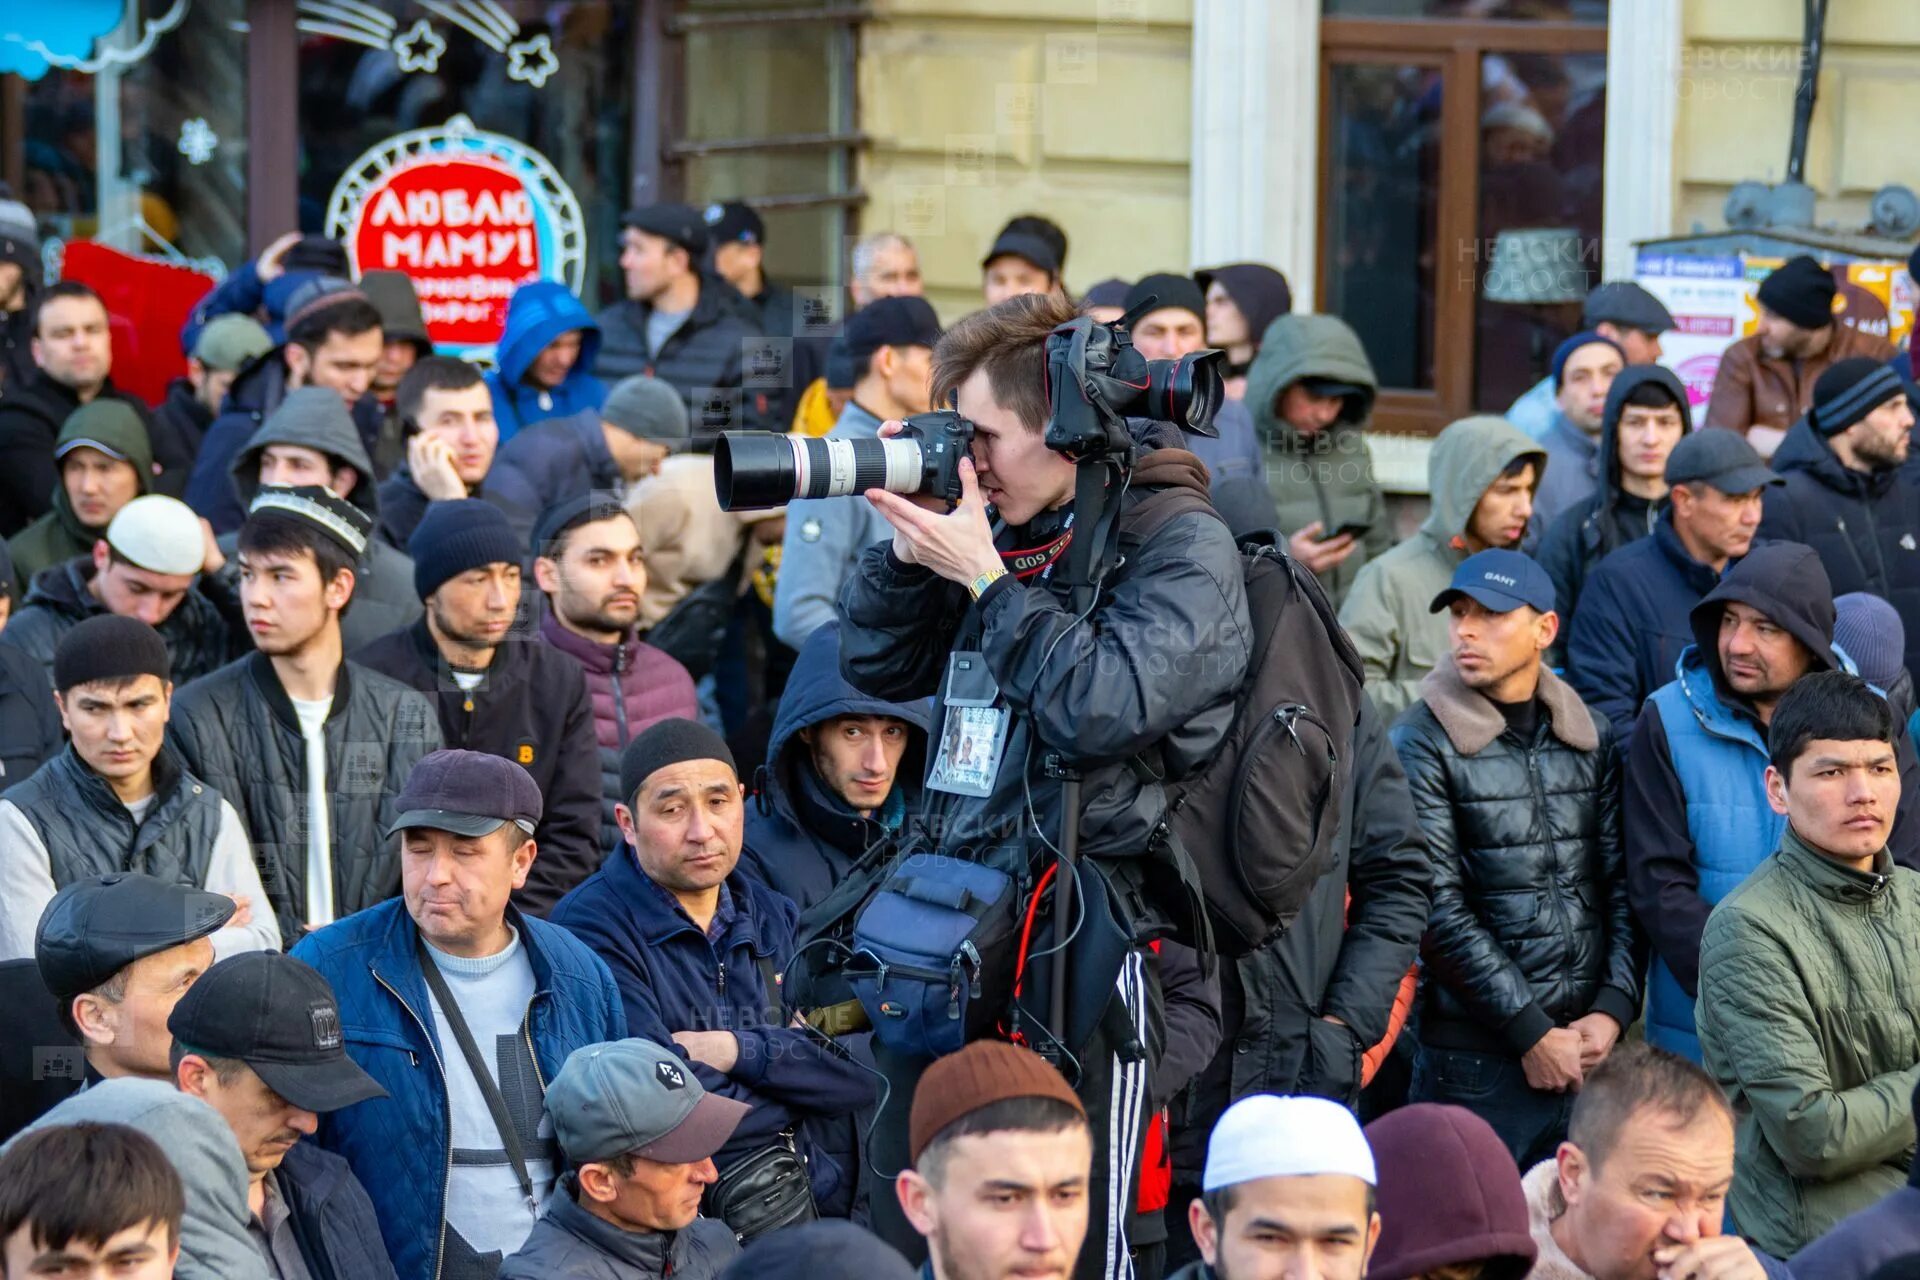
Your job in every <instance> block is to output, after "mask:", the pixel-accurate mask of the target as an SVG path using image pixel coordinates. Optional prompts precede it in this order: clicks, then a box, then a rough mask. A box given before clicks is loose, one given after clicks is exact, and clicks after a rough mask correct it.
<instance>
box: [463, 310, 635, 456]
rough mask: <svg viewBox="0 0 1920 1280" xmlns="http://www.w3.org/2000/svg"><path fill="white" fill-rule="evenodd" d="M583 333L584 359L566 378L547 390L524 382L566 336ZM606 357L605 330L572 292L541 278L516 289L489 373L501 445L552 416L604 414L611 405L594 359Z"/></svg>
mask: <svg viewBox="0 0 1920 1280" xmlns="http://www.w3.org/2000/svg"><path fill="white" fill-rule="evenodd" d="M576 329H577V330H579V331H580V358H579V359H578V360H576V361H574V363H573V370H572V371H571V372H570V373H568V374H567V377H566V380H565V381H564V382H562V383H561V384H560V385H559V386H557V387H554V388H552V389H551V390H547V391H542V390H541V389H540V388H538V387H533V386H529V385H528V384H527V383H526V382H524V381H522V379H524V378H525V377H526V376H527V369H528V368H529V367H530V366H531V365H532V364H533V362H534V360H535V359H536V358H537V357H538V356H539V355H540V353H541V352H542V351H545V350H546V349H547V347H548V346H549V345H550V344H552V342H553V340H554V339H556V338H558V337H560V336H561V335H562V334H565V333H572V332H573V331H574V330H576ZM599 354H600V326H599V325H598V324H596V323H595V322H594V319H593V315H592V314H591V313H590V312H589V311H588V310H587V308H586V306H585V304H583V303H582V302H581V301H580V299H578V298H576V297H574V296H573V293H572V291H571V290H569V289H568V288H567V286H565V285H563V284H559V283H556V282H554V281H552V280H535V281H533V282H531V283H529V284H523V285H521V286H520V287H519V288H518V289H516V290H514V294H513V300H512V301H511V302H509V303H508V304H507V323H506V327H505V328H503V329H502V330H501V332H500V343H499V345H498V346H497V347H495V348H494V358H495V361H496V363H497V368H496V369H495V370H494V372H492V373H489V374H488V375H487V390H488V391H490V392H492V393H493V417H494V421H495V422H497V423H499V425H500V443H501V444H505V443H506V442H507V441H509V440H511V439H512V438H513V433H514V432H516V431H518V430H519V429H520V428H521V427H525V426H531V425H532V424H534V423H536V422H542V421H544V420H546V419H548V418H564V417H567V416H569V415H570V414H575V413H579V412H580V411H581V410H583V409H594V410H598V409H599V408H600V406H601V405H603V404H605V403H606V399H607V388H606V385H605V384H604V383H602V382H601V381H600V379H598V378H596V377H594V376H593V373H592V372H591V370H592V369H593V361H594V357H595V356H597V355H599Z"/></svg>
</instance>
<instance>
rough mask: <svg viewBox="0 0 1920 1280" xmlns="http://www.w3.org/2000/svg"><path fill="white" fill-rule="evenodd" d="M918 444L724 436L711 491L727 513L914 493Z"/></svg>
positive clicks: (919, 471)
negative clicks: (878, 492)
mask: <svg viewBox="0 0 1920 1280" xmlns="http://www.w3.org/2000/svg"><path fill="white" fill-rule="evenodd" d="M925 477H926V465H925V459H924V457H923V450H922V448H921V442H920V440H919V439H918V438H916V437H911V436H908V435H901V436H896V437H894V438H893V439H891V440H836V439H831V438H823V437H819V436H794V435H786V434H784V433H781V432H778V431H723V432H721V434H720V439H719V440H718V441H717V442H716V443H715V444H714V447H713V487H714V492H715V494H716V496H718V497H719V499H720V505H721V507H723V508H724V509H726V510H728V511H751V510H754V509H755V508H764V507H783V506H785V505H786V504H787V503H789V502H792V501H793V500H794V499H795V498H839V497H843V496H845V495H847V494H850V493H865V492H866V491H867V490H868V489H885V490H887V492H889V493H918V492H920V489H921V485H922V483H923V481H924V480H925Z"/></svg>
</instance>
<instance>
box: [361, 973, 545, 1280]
mask: <svg viewBox="0 0 1920 1280" xmlns="http://www.w3.org/2000/svg"><path fill="white" fill-rule="evenodd" d="M367 972H369V973H371V974H372V975H373V980H374V981H375V982H377V983H379V984H380V985H381V986H383V987H385V988H386V989H387V994H388V995H391V996H392V997H393V998H394V999H395V1000H398V1001H399V1002H400V1007H401V1008H402V1009H405V1010H406V1011H407V1016H408V1017H410V1018H412V1019H413V1021H414V1024H415V1025H416V1026H418V1027H419V1028H420V1034H422V1035H424V1036H425V1037H426V1038H427V1047H428V1048H429V1049H432V1050H433V1064H434V1066H436V1067H438V1068H439V1069H440V1088H441V1089H442V1090H443V1091H444V1090H445V1089H446V1087H447V1064H446V1063H444V1062H442V1061H441V1060H440V1050H439V1049H437V1048H434V1045H433V1032H431V1031H429V1030H428V1029H427V1024H426V1023H425V1022H424V1021H422V1020H421V1018H420V1015H419V1014H417V1013H415V1012H414V1011H413V1006H412V1005H410V1004H408V1003H407V998H406V997H405V996H403V995H401V994H400V993H399V992H398V991H396V990H394V987H393V984H392V983H390V982H388V981H387V980H386V979H385V978H383V977H381V976H380V971H379V970H378V969H373V968H369V969H368V970H367ZM536 994H538V993H536ZM407 1056H409V1057H412V1056H413V1051H412V1050H408V1051H407ZM415 1061H416V1062H417V1061H418V1059H415ZM533 1071H534V1075H535V1076H536V1077H537V1076H538V1075H539V1074H540V1064H539V1063H538V1062H535V1063H534V1064H533ZM541 1091H542V1092H543V1093H544V1092H545V1086H544V1085H543V1086H541ZM452 1184H453V1103H452V1100H451V1099H449V1100H448V1103H447V1165H446V1169H445V1171H444V1172H442V1173H441V1175H440V1235H439V1238H438V1239H437V1240H436V1241H435V1243H434V1246H433V1280H440V1269H441V1267H443V1266H445V1265H446V1259H447V1188H448V1187H449V1186H451V1185H452Z"/></svg>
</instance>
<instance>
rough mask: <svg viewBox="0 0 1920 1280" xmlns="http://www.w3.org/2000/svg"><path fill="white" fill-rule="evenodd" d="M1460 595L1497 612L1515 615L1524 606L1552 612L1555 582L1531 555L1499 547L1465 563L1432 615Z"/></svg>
mask: <svg viewBox="0 0 1920 1280" xmlns="http://www.w3.org/2000/svg"><path fill="white" fill-rule="evenodd" d="M1461 596H1466V597H1468V598H1469V599H1473V600H1477V601H1479V602H1480V603H1481V604H1482V605H1485V606H1486V607H1487V608H1489V609H1491V610H1493V611H1494V612H1495V613H1512V612H1513V611H1514V610H1515V609H1518V608H1519V607H1520V606H1522V605H1527V606H1530V607H1531V608H1534V609H1538V610H1539V611H1540V612H1541V613H1552V612H1553V579H1552V578H1550V577H1548V576H1547V571H1546V570H1545V569H1543V568H1541V567H1540V565H1539V563H1538V562H1537V561H1535V560H1534V558H1533V557H1532V556H1529V555H1524V554H1522V553H1521V552H1518V551H1508V550H1506V549H1504V548H1498V547H1496V548H1492V549H1490V550H1487V551H1482V552H1479V553H1478V554H1476V555H1470V556H1468V557H1467V558H1466V559H1465V560H1462V561H1461V562H1460V567H1459V568H1457V569H1455V570H1454V571H1453V581H1452V582H1450V583H1448V584H1447V589H1446V590H1445V591H1442V592H1441V593H1440V594H1439V595H1437V596H1435V597H1434V598H1433V604H1432V605H1431V606H1429V612H1432V613H1438V612H1440V611H1441V610H1442V609H1444V608H1446V607H1447V606H1448V605H1450V604H1452V603H1453V602H1454V601H1455V600H1458V599H1459V598H1460V597H1461Z"/></svg>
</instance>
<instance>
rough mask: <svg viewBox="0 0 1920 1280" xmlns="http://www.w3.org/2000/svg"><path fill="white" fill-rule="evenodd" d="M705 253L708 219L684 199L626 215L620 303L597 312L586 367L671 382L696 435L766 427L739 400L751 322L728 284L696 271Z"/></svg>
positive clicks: (609, 377) (602, 374) (609, 376)
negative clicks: (593, 347) (595, 344)
mask: <svg viewBox="0 0 1920 1280" xmlns="http://www.w3.org/2000/svg"><path fill="white" fill-rule="evenodd" d="M706 251H707V224H706V223H705V222H704V221H703V220H702V219H701V217H700V215H699V214H698V213H696V212H694V210H692V209H690V208H688V207H687V206H686V205H683V204H650V205H644V206H642V207H641V208H638V209H635V210H633V211H632V212H630V213H628V214H627V216H626V230H625V231H623V232H622V233H621V236H620V269H621V271H622V272H624V273H625V274H626V282H627V300H626V301H624V302H616V303H614V304H613V305H612V306H611V307H608V308H607V309H606V310H605V311H602V312H601V313H600V314H599V316H598V317H597V320H598V322H599V325H600V335H601V341H600V358H599V359H598V360H596V361H595V362H594V366H593V372H594V375H595V376H596V377H598V378H601V379H604V380H605V381H607V382H609V383H612V382H615V381H618V380H619V379H621V378H625V377H628V376H630V375H632V374H636V373H645V374H650V375H651V376H653V377H656V378H658V379H660V380H661V381H662V382H666V383H670V384H672V386H673V389H674V390H676V391H678V392H679V393H680V395H681V397H682V398H684V399H685V400H686V402H687V409H688V412H689V413H690V414H691V415H692V417H693V430H694V434H695V435H696V436H700V435H711V434H712V433H713V432H716V431H733V430H738V429H739V428H741V427H743V426H745V427H759V426H762V425H764V422H763V418H764V415H763V414H762V413H761V412H759V411H758V409H757V407H756V406H755V405H752V404H743V403H742V400H741V383H742V380H743V372H742V371H743V367H744V359H745V354H744V353H745V349H746V344H747V343H748V341H749V340H750V339H751V338H752V337H753V336H754V326H753V325H752V324H750V323H749V322H748V321H747V319H746V317H745V315H743V314H742V312H743V310H744V306H743V304H742V303H741V301H740V295H739V294H737V293H735V292H734V291H733V289H732V287H731V286H729V285H727V284H725V283H724V282H722V281H719V280H714V279H711V278H709V277H706V276H703V275H701V274H700V270H699V265H698V264H699V263H700V261H701V258H702V256H703V255H704V254H705V253H706ZM782 425H784V424H782Z"/></svg>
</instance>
